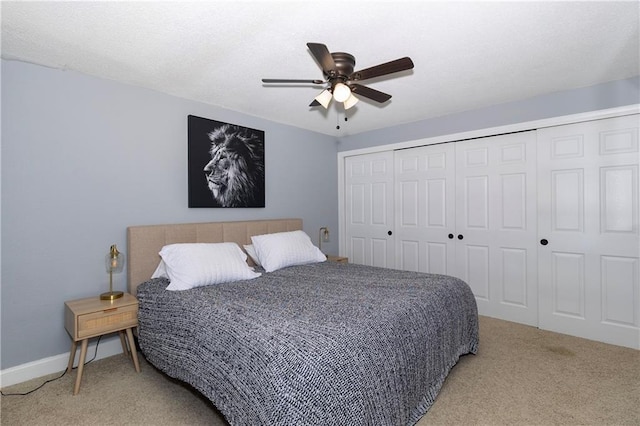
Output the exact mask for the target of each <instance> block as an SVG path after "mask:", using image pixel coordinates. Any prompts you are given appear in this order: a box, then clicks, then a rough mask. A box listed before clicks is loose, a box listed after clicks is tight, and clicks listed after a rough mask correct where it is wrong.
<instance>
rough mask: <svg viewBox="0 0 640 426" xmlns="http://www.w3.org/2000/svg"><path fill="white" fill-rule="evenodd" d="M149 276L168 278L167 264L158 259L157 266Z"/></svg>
mask: <svg viewBox="0 0 640 426" xmlns="http://www.w3.org/2000/svg"><path fill="white" fill-rule="evenodd" d="M151 278H169V275H167V265H166V264H165V263H164V260H162V259H160V263H158V267H157V268H156V270H155V271H154V272H153V275H151Z"/></svg>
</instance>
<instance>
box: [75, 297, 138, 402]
mask: <svg viewBox="0 0 640 426" xmlns="http://www.w3.org/2000/svg"><path fill="white" fill-rule="evenodd" d="M64 306H65V308H64V328H66V329H67V332H68V333H69V335H70V336H71V340H72V342H71V353H70V354H69V365H68V366H67V372H71V370H72V368H73V361H74V360H75V357H76V348H77V344H78V341H82V346H81V349H80V360H79V362H78V376H77V377H76V385H75V387H74V388H73V394H74V395H77V394H78V392H79V391H80V382H81V381H82V371H83V368H84V362H85V358H86V356H87V343H88V342H89V339H90V338H92V337H98V336H102V335H103V334H109V333H115V332H116V331H117V332H118V333H119V334H120V343H121V344H122V351H123V352H124V353H125V354H129V353H130V356H131V358H132V359H133V365H134V367H135V368H136V371H137V372H138V373H139V372H140V364H139V363H138V354H137V352H136V345H135V342H134V340H133V332H132V329H133V328H134V327H137V326H138V299H136V298H135V297H133V296H132V295H130V294H129V293H125V294H124V295H123V296H122V297H121V298H119V299H115V300H113V301H110V300H100V297H99V296H95V297H89V298H86V299H78V300H71V301H69V302H65V303H64ZM125 333H126V335H127V338H128V340H129V346H128V347H127V341H126V340H125V337H124V335H125Z"/></svg>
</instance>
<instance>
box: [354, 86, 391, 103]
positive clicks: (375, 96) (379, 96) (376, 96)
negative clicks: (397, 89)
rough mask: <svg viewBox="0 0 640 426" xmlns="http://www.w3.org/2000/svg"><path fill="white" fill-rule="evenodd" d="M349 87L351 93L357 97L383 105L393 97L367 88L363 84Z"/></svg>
mask: <svg viewBox="0 0 640 426" xmlns="http://www.w3.org/2000/svg"><path fill="white" fill-rule="evenodd" d="M349 87H350V88H351V91H352V92H353V93H355V94H356V95H359V96H364V97H365V98H369V99H371V100H374V101H376V102H380V103H383V102H387V101H388V100H389V99H391V95H389V94H387V93H384V92H380V91H379V90H376V89H372V88H370V87H367V86H363V85H361V84H350V85H349Z"/></svg>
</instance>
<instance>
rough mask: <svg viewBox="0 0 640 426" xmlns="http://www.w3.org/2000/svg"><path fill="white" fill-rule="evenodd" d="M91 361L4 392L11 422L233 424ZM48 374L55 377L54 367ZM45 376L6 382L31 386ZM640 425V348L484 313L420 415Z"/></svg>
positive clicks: (440, 420) (197, 401) (458, 421)
mask: <svg viewBox="0 0 640 426" xmlns="http://www.w3.org/2000/svg"><path fill="white" fill-rule="evenodd" d="M141 368H142V372H141V373H140V374H136V373H135V370H134V369H133V365H132V363H131V362H130V361H129V360H128V359H127V358H125V357H124V355H118V356H113V357H110V358H106V359H103V360H100V361H95V362H92V363H90V364H89V365H87V366H86V368H85V373H84V377H83V382H82V388H81V389H80V394H79V395H77V396H72V394H71V393H72V389H73V384H74V380H75V371H74V372H73V373H72V374H70V375H69V374H67V375H65V376H63V377H62V378H61V379H59V380H56V381H54V382H52V383H49V384H47V385H45V386H44V387H43V388H42V389H40V390H38V391H36V392H34V393H32V394H30V395H27V396H3V397H2V398H1V408H2V410H1V412H0V416H1V421H2V424H3V425H72V424H74V425H76V424H77V425H125V424H132V425H225V424H226V423H225V421H224V419H223V418H222V416H221V415H220V414H219V413H218V412H217V411H216V410H215V408H214V407H212V405H211V404H210V403H209V402H208V401H207V400H206V399H204V398H202V397H201V396H200V395H199V394H198V393H197V392H195V391H193V390H191V389H190V388H188V387H187V386H184V385H182V384H181V383H178V382H175V381H173V380H171V379H169V378H167V377H166V376H164V375H163V374H161V373H159V372H158V371H157V370H155V369H154V368H153V367H152V366H151V365H149V364H148V363H146V362H145V361H144V358H142V359H141ZM54 376H55V375H52V376H47V378H50V377H54ZM42 381H43V379H34V380H30V381H29V382H25V383H22V384H19V385H15V386H11V387H9V388H6V389H3V392H4V393H7V392H24V391H27V390H30V389H32V388H34V387H36V386H38V385H39V384H40V383H42ZM435 424H438V425H462V424H465V425H551V424H555V425H640V351H635V350H632V349H626V348H621V347H617V346H612V345H606V344H603V343H597V342H592V341H589V340H584V339H579V338H575V337H571V336H565V335H560V334H556V333H550V332H545V331H540V330H537V329H536V328H533V327H528V326H523V325H519V324H514V323H510V322H506V321H500V320H496V319H492V318H486V317H481V319H480V351H479V353H478V355H475V356H474V355H468V356H464V357H462V359H461V360H460V361H459V362H458V364H457V365H456V366H455V367H454V368H453V370H452V371H451V374H450V375H449V377H448V378H447V380H446V382H445V384H444V386H443V388H442V391H441V392H440V395H439V396H438V399H437V400H436V403H435V404H434V405H433V407H432V408H431V409H430V410H429V412H428V413H427V414H426V415H425V416H424V417H423V418H422V419H421V420H420V422H419V423H418V425H420V426H424V425H435Z"/></svg>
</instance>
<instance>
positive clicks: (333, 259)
mask: <svg viewBox="0 0 640 426" xmlns="http://www.w3.org/2000/svg"><path fill="white" fill-rule="evenodd" d="M327 260H328V261H329V262H337V263H349V258H348V257H342V256H332V255H330V254H328V255H327Z"/></svg>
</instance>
